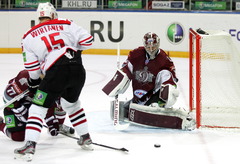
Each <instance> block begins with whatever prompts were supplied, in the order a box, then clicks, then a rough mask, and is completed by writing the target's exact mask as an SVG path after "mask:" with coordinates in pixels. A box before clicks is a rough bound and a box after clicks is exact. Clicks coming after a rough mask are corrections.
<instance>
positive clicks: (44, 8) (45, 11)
mask: <svg viewBox="0 0 240 164" xmlns="http://www.w3.org/2000/svg"><path fill="white" fill-rule="evenodd" d="M37 17H38V18H42V17H49V18H51V19H56V18H58V16H57V12H56V9H55V8H54V6H53V5H52V4H51V3H50V2H46V3H39V4H38V8H37Z"/></svg>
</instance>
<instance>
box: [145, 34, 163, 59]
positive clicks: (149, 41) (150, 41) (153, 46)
mask: <svg viewBox="0 0 240 164" xmlns="http://www.w3.org/2000/svg"><path fill="white" fill-rule="evenodd" d="M143 45H144V48H145V50H146V51H147V53H148V54H149V56H150V59H154V58H155V57H156V53H157V52H158V50H159V47H160V38H159V37H158V36H157V34H155V33H152V32H148V33H146V34H145V35H144V37H143Z"/></svg>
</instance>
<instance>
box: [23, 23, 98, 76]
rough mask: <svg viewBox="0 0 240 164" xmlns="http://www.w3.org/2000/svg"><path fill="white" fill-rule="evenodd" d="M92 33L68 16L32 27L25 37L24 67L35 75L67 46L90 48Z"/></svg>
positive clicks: (53, 61)
mask: <svg viewBox="0 0 240 164" xmlns="http://www.w3.org/2000/svg"><path fill="white" fill-rule="evenodd" d="M92 42H93V37H92V35H90V34H89V33H88V32H87V30H85V29H83V28H82V27H80V26H78V25H76V24H75V23H74V22H72V21H69V20H66V19H54V20H50V21H47V22H44V23H40V24H38V25H36V26H34V27H32V28H31V29H30V30H29V31H28V32H27V33H26V34H25V35H24V36H23V39H22V53H23V60H24V66H25V69H26V70H27V71H28V72H29V75H30V77H31V78H32V79H38V78H39V76H40V74H41V73H43V74H45V72H46V70H48V69H49V68H50V67H51V66H52V65H53V64H54V63H55V62H56V61H57V60H58V59H59V58H60V57H61V56H63V55H64V54H65V53H66V50H67V49H68V48H71V49H73V50H75V51H77V50H86V49H89V48H90V47H91V45H92Z"/></svg>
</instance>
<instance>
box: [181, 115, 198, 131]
mask: <svg viewBox="0 0 240 164" xmlns="http://www.w3.org/2000/svg"><path fill="white" fill-rule="evenodd" d="M195 128H196V121H195V119H193V118H192V117H191V116H190V115H188V116H187V117H186V119H183V122H182V129H183V130H188V131H191V130H194V129H195Z"/></svg>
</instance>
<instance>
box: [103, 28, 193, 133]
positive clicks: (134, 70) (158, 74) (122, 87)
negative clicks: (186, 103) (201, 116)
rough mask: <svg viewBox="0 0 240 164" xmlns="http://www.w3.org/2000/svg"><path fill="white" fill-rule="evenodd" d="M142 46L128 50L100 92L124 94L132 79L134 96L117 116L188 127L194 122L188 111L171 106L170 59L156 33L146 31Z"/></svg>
mask: <svg viewBox="0 0 240 164" xmlns="http://www.w3.org/2000/svg"><path fill="white" fill-rule="evenodd" d="M143 45H144V46H141V47H138V48H136V49H134V50H132V51H130V53H129V55H128V57H127V60H126V61H125V62H124V63H123V65H122V68H121V69H119V70H117V72H116V74H115V75H114V78H113V79H112V80H111V81H110V82H109V83H108V84H107V85H106V86H105V87H104V88H103V91H104V92H105V93H106V94H107V95H108V96H110V97H114V96H116V95H118V94H121V93H124V92H125V91H126V89H127V88H128V86H129V82H130V81H131V82H132V90H133V98H132V99H131V100H130V101H128V102H127V103H125V104H124V108H120V109H122V111H120V112H121V113H120V116H122V117H124V118H120V119H122V120H126V119H125V118H127V120H128V121H130V122H131V123H136V124H138V125H139V124H140V125H144V126H154V127H163V128H174V129H186V130H191V129H192V128H193V126H194V121H192V120H193V119H190V116H189V114H188V112H185V111H181V110H179V111H178V110H175V109H174V108H172V106H173V105H174V104H175V103H176V101H177V98H178V96H179V91H178V88H177V82H178V78H177V77H176V72H175V66H174V63H173V61H172V60H171V58H170V57H169V56H168V55H167V54H166V53H165V52H164V50H163V49H161V48H160V38H159V37H158V36H157V34H155V33H152V32H148V33H146V34H145V35H144V37H143ZM112 113H113V112H112ZM192 124H193V125H192Z"/></svg>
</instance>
